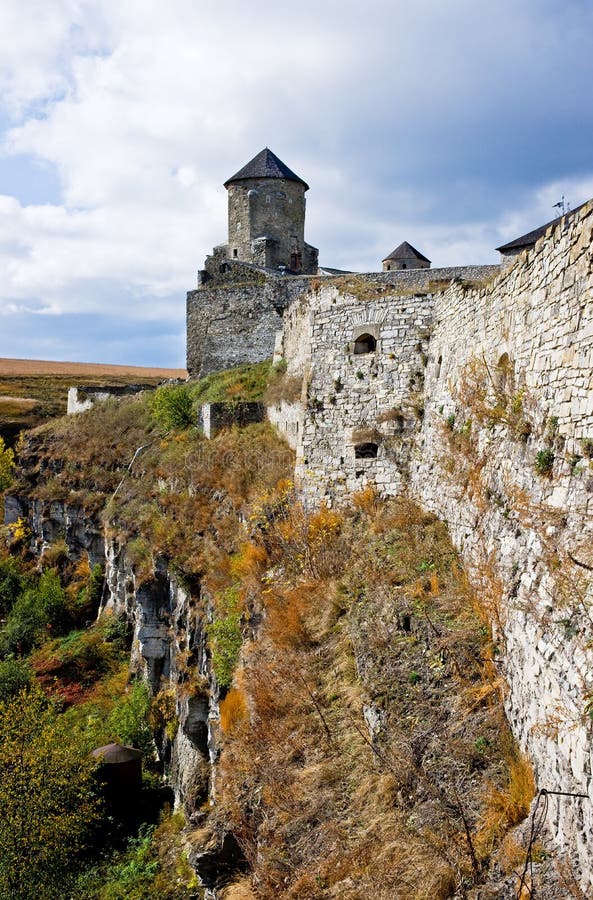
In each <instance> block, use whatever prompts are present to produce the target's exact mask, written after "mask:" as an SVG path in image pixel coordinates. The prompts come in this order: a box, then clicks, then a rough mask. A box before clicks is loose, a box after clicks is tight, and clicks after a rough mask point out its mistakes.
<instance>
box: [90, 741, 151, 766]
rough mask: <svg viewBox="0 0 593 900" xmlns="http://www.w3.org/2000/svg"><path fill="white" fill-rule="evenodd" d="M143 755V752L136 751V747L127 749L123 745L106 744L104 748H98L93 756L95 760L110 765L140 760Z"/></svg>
mask: <svg viewBox="0 0 593 900" xmlns="http://www.w3.org/2000/svg"><path fill="white" fill-rule="evenodd" d="M142 755H143V754H142V751H141V750H136V748H135V747H127V746H125V745H123V744H106V745H105V746H104V747H97V749H96V750H93V752H92V754H91V756H94V757H95V759H98V760H100V761H101V762H103V763H109V764H110V765H117V763H124V762H131V761H132V760H133V759H140V758H141V757H142Z"/></svg>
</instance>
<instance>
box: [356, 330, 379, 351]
mask: <svg viewBox="0 0 593 900" xmlns="http://www.w3.org/2000/svg"><path fill="white" fill-rule="evenodd" d="M376 349H377V338H376V337H374V336H373V335H372V334H367V333H365V334H360V335H359V336H358V337H357V338H356V340H355V341H354V353H355V355H357V356H358V355H361V354H363V353H374V352H375V350H376Z"/></svg>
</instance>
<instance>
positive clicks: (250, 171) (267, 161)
mask: <svg viewBox="0 0 593 900" xmlns="http://www.w3.org/2000/svg"><path fill="white" fill-rule="evenodd" d="M245 178H286V179H287V180H288V181H298V182H300V184H304V185H305V190H307V191H308V190H309V185H308V184H307V182H306V181H303V179H302V178H299V176H298V175H295V173H294V172H293V171H292V169H289V168H288V166H287V165H285V163H283V162H282V160H281V159H278V157H277V156H276V154H275V153H272V151H271V150H269V149H268V147H265V148H264V149H263V150H261V151H260V153H258V154H257V156H254V157H253V159H252V160H251V161H250V162H248V163H247V165H246V166H243V168H242V169H239V171H238V172H237V173H236V174H235V175H233V177H232V178H229V179H228V181H225V183H224V186H225V187H228V186H229V184H232V183H233V182H234V181H243V180H244V179H245Z"/></svg>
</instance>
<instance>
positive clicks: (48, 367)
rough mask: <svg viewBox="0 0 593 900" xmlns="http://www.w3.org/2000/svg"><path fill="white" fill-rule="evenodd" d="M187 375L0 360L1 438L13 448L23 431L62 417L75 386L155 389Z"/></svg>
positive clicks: (171, 371)
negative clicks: (70, 392) (129, 386)
mask: <svg viewBox="0 0 593 900" xmlns="http://www.w3.org/2000/svg"><path fill="white" fill-rule="evenodd" d="M186 374H187V373H186V371H185V369H157V368H148V367H145V366H108V365H101V364H100V363H71V362H49V361H46V360H41V359H4V358H0V437H3V438H4V440H5V441H7V442H8V443H11V444H13V443H14V442H15V441H16V439H17V437H18V434H19V432H20V431H22V430H23V429H24V428H33V427H35V426H36V425H41V424H43V422H47V420H48V419H51V418H53V417H55V416H60V415H63V414H64V413H65V412H66V402H67V396H68V388H69V387H71V386H72V385H79V386H81V387H84V386H85V385H91V384H92V385H105V384H130V383H132V384H138V385H146V387H154V386H156V385H157V384H159V382H161V381H165V380H166V379H168V378H185V377H186Z"/></svg>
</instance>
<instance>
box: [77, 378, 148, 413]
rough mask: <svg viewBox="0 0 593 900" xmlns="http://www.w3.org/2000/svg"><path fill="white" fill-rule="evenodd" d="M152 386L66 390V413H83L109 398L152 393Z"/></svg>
mask: <svg viewBox="0 0 593 900" xmlns="http://www.w3.org/2000/svg"><path fill="white" fill-rule="evenodd" d="M154 390H155V387H154V385H141V384H107V385H90V384H87V385H84V387H78V386H74V387H70V388H68V404H67V409H66V413H67V415H69V416H71V415H74V414H76V413H81V412H85V411H86V410H87V409H90V408H91V407H92V406H94V405H95V403H102V402H104V401H105V400H109V399H111V398H115V399H119V398H121V397H129V396H132V395H134V394H140V393H141V392H142V391H154Z"/></svg>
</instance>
